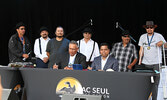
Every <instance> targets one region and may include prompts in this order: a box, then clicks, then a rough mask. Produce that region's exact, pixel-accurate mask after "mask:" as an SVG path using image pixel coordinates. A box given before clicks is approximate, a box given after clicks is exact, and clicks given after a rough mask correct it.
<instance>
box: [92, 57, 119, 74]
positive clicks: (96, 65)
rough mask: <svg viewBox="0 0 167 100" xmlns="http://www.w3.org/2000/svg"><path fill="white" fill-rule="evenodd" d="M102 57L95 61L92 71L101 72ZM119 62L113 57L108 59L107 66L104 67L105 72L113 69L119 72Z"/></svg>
mask: <svg viewBox="0 0 167 100" xmlns="http://www.w3.org/2000/svg"><path fill="white" fill-rule="evenodd" d="M101 58H102V57H101V56H98V57H96V58H95V59H94V61H93V63H92V65H91V67H92V70H99V69H101ZM118 68H119V67H118V61H117V60H116V59H115V58H114V57H112V56H109V57H108V59H107V62H106V64H105V65H104V68H103V70H104V71H106V70H107V69H113V70H114V71H118Z"/></svg>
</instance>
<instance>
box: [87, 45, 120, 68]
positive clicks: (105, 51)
mask: <svg viewBox="0 0 167 100" xmlns="http://www.w3.org/2000/svg"><path fill="white" fill-rule="evenodd" d="M109 53H110V47H109V45H108V43H101V45H100V54H101V55H100V56H98V57H95V59H94V61H93V63H92V65H91V67H88V69H89V70H96V71H109V70H110V71H111V70H112V71H118V70H119V67H118V61H117V60H116V59H115V58H114V57H112V56H111V55H110V54H109Z"/></svg>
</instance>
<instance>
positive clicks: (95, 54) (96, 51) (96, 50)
mask: <svg viewBox="0 0 167 100" xmlns="http://www.w3.org/2000/svg"><path fill="white" fill-rule="evenodd" d="M99 55H100V52H99V46H98V44H97V43H96V42H95V51H94V57H97V56H99Z"/></svg>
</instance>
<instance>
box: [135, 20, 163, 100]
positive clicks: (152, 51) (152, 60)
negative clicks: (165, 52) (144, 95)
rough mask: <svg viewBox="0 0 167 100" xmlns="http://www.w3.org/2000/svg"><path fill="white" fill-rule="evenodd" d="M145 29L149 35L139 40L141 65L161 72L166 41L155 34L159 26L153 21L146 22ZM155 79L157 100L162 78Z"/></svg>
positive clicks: (154, 91) (153, 96)
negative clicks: (163, 46)
mask: <svg viewBox="0 0 167 100" xmlns="http://www.w3.org/2000/svg"><path fill="white" fill-rule="evenodd" d="M143 27H144V28H145V29H146V32H147V33H145V34H143V35H141V37H140V39H139V43H138V45H139V46H140V51H139V58H140V59H139V65H141V64H143V65H145V66H146V67H151V68H153V69H154V70H157V71H159V67H160V65H161V64H162V52H161V47H162V45H163V43H166V41H165V39H164V37H163V36H162V35H161V34H159V33H157V32H154V30H155V28H156V27H157V25H154V22H153V21H146V25H143ZM154 79H155V80H154V81H155V82H154V87H153V89H152V100H157V93H158V84H159V79H160V76H159V75H157V76H156V77H155V78H154Z"/></svg>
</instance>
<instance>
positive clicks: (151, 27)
mask: <svg viewBox="0 0 167 100" xmlns="http://www.w3.org/2000/svg"><path fill="white" fill-rule="evenodd" d="M149 28H150V29H153V28H154V27H153V26H147V27H146V29H149Z"/></svg>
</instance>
